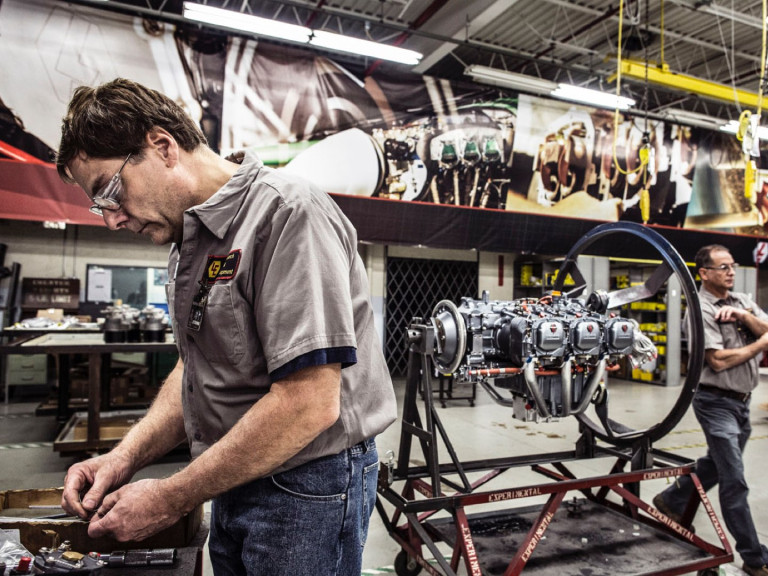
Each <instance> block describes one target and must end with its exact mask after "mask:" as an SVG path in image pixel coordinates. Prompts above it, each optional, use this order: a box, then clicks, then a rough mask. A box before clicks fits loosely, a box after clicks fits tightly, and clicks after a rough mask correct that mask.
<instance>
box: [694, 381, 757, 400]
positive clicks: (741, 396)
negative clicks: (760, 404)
mask: <svg viewBox="0 0 768 576" xmlns="http://www.w3.org/2000/svg"><path fill="white" fill-rule="evenodd" d="M699 390H704V391H705V392H711V393H712V394H717V395H718V396H722V397H723V398H732V399H734V400H738V401H739V402H746V401H747V400H749V398H750V396H752V392H747V393H746V394H745V393H743V392H734V391H733V390H725V389H723V388H718V387H717V386H707V385H706V384H699Z"/></svg>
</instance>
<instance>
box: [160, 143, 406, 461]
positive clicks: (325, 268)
mask: <svg viewBox="0 0 768 576" xmlns="http://www.w3.org/2000/svg"><path fill="white" fill-rule="evenodd" d="M241 158H242V163H241V166H240V168H239V170H238V171H237V173H236V174H235V175H234V176H233V177H232V178H231V179H230V180H229V182H228V183H227V184H226V185H224V186H223V187H222V188H221V189H220V190H218V191H217V192H216V193H215V194H214V195H213V196H212V197H211V198H210V199H209V200H208V201H206V202H205V203H203V204H201V205H199V206H195V207H193V208H191V209H190V210H188V211H187V212H186V213H185V214H184V241H183V243H182V244H181V245H180V246H178V245H174V247H173V248H172V249H171V255H170V259H169V277H170V278H171V279H172V280H171V283H170V284H169V285H168V289H167V292H168V302H169V308H170V310H171V318H172V320H173V330H174V334H175V335H176V340H177V343H178V348H179V353H180V355H181V358H182V360H183V361H184V376H183V407H184V422H185V427H186V432H187V436H188V439H189V443H190V447H191V452H192V456H193V457H196V456H198V455H200V454H201V453H202V452H203V451H204V450H206V449H207V448H208V447H210V446H211V445H212V444H213V443H215V442H216V441H217V440H219V439H220V438H221V437H222V436H224V435H225V434H226V433H227V432H228V431H229V430H230V429H231V428H232V426H233V425H234V424H235V423H236V422H237V421H238V420H239V419H240V417H241V416H242V415H243V414H244V413H245V412H246V411H248V409H249V408H251V406H253V404H254V403H255V402H258V401H259V399H260V398H261V397H262V396H264V394H266V393H267V392H268V391H269V388H270V384H271V381H270V376H269V374H270V373H271V372H274V371H275V370H276V369H278V368H280V367H281V366H284V365H285V364H286V363H287V362H290V361H292V360H294V359H296V358H298V357H300V356H302V355H304V354H307V353H310V352H313V351H318V350H324V349H333V348H339V347H341V348H344V347H352V348H355V349H356V352H357V354H356V355H357V362H356V363H355V364H353V365H351V366H348V367H345V368H344V369H343V370H342V372H341V416H340V418H339V419H338V421H337V422H336V423H335V424H334V425H333V426H331V428H329V429H328V430H326V431H325V432H323V433H322V434H321V435H320V436H319V437H318V438H316V439H315V440H314V441H313V442H312V443H311V444H309V445H308V446H307V447H306V448H305V449H304V450H302V451H301V452H300V453H299V454H297V455H296V456H295V457H294V458H292V459H291V460H289V461H288V462H286V463H285V464H284V465H283V466H282V467H280V468H279V469H278V470H276V472H277V471H282V470H286V469H289V468H292V467H295V466H298V465H300V464H302V463H304V462H307V461H309V460H313V459H315V458H319V457H321V456H325V455H330V454H336V453H338V452H340V451H341V450H344V449H345V448H349V447H351V446H354V445H355V444H357V443H358V442H360V441H362V440H364V439H366V438H370V437H372V436H375V435H376V434H378V433H380V432H381V431H383V430H384V429H385V428H387V426H389V424H391V423H392V422H393V421H394V420H395V418H396V402H395V395H394V391H393V387H392V382H391V380H390V376H389V371H388V370H387V367H386V363H385V361H384V357H383V354H382V351H381V346H380V344H379V340H378V338H377V336H376V333H375V328H374V322H373V312H372V309H371V305H370V301H369V291H368V281H367V278H366V274H365V269H364V267H363V264H362V261H361V259H360V257H359V255H358V253H357V234H356V232H355V230H354V228H353V226H352V224H351V223H350V222H349V220H348V219H347V218H346V217H345V216H344V215H343V214H342V212H341V210H340V209H339V208H338V206H337V205H336V203H335V202H334V201H333V200H332V199H331V198H330V197H329V196H328V195H327V194H325V193H324V192H322V191H320V190H319V189H318V188H316V187H315V186H313V185H312V184H310V183H309V182H307V181H304V180H301V179H299V178H297V177H294V176H290V175H288V174H285V173H283V172H281V171H279V170H273V169H270V168H266V167H264V166H263V164H262V163H261V161H260V160H259V159H258V158H257V157H256V156H255V155H254V154H252V153H250V152H246V153H245V155H244V157H243V156H242V155H241ZM205 292H207V301H206V303H205V307H204V311H203V313H202V318H201V319H200V318H199V319H200V322H199V328H197V329H195V327H194V326H193V324H194V322H192V323H191V322H190V320H191V319H194V317H195V315H196V313H198V314H199V310H200V306H199V305H195V299H196V298H197V299H198V300H199V298H200V296H201V295H202V294H203V293H205ZM196 311H197V312H196ZM243 457H247V454H244V455H243Z"/></svg>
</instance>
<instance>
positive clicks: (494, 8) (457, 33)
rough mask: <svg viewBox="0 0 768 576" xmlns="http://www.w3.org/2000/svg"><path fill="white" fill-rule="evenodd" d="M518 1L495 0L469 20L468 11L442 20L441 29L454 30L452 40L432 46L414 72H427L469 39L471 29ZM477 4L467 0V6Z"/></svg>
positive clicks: (480, 27) (484, 23)
mask: <svg viewBox="0 0 768 576" xmlns="http://www.w3.org/2000/svg"><path fill="white" fill-rule="evenodd" d="M516 3H517V0H493V1H492V2H490V3H489V4H488V5H487V6H486V7H484V8H482V9H481V11H480V12H479V13H477V14H476V15H475V16H474V17H471V18H470V19H469V20H466V19H464V18H462V17H465V16H468V15H469V13H468V12H466V13H464V14H459V13H455V15H454V18H453V19H451V20H447V21H444V22H440V29H441V30H453V31H454V32H453V34H452V36H451V40H452V42H441V43H440V44H439V45H438V46H437V47H436V48H431V49H430V50H429V53H428V54H426V55H425V56H424V58H422V60H421V62H419V64H417V65H416V66H415V67H414V69H413V70H414V72H418V73H419V74H423V73H425V72H426V71H427V70H429V69H430V68H431V67H432V66H434V65H435V64H437V63H438V62H439V61H440V60H442V59H443V58H445V57H446V56H447V55H448V54H450V53H451V52H452V51H453V50H454V48H456V45H458V44H463V43H464V41H465V40H468V38H469V36H470V30H472V29H474V30H481V29H482V28H484V27H485V26H487V25H488V24H490V23H491V22H493V21H494V20H496V19H497V18H498V17H499V16H501V15H502V14H503V13H504V12H505V11H506V10H509V9H510V8H511V7H512V6H514V5H515V4H516ZM477 4H480V2H477V1H475V2H472V3H469V2H467V8H468V9H469V8H470V6H471V7H473V8H476V7H477Z"/></svg>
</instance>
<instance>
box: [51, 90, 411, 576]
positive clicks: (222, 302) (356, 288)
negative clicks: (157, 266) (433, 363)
mask: <svg viewBox="0 0 768 576" xmlns="http://www.w3.org/2000/svg"><path fill="white" fill-rule="evenodd" d="M57 168H58V170H59V174H60V175H61V176H62V178H64V179H65V180H67V181H73V182H76V183H77V184H79V185H80V186H81V187H82V188H83V189H84V190H85V191H86V193H87V194H88V197H89V198H90V200H91V201H92V202H93V206H92V208H91V210H92V211H94V212H96V213H99V214H102V215H103V217H104V220H105V222H106V224H107V226H108V227H109V228H110V229H115V230H117V229H127V230H130V231H132V232H135V233H139V234H143V235H146V236H149V237H150V238H151V239H152V241H153V242H154V243H156V244H164V243H172V249H171V256H170V260H169V274H170V278H171V282H170V283H169V286H168V300H169V307H170V310H171V316H172V320H173V328H174V335H175V336H176V341H177V344H178V348H179V355H180V360H179V363H178V365H177V366H176V368H175V369H174V370H173V372H172V373H171V374H170V375H169V377H168V379H167V380H166V382H165V383H164V384H163V387H162V388H161V390H160V392H159V394H158V397H157V399H156V400H155V402H154V403H153V405H152V407H151V408H150V410H149V411H148V413H147V415H146V416H145V417H144V418H143V419H142V420H141V421H140V422H139V423H138V424H137V425H136V426H135V427H134V428H132V429H131V431H130V432H129V433H128V434H127V435H126V437H125V438H124V439H123V440H122V441H121V442H120V444H118V445H117V446H116V447H115V448H114V450H113V451H112V452H110V453H109V454H106V455H104V456H100V457H98V458H94V459H91V460H87V461H85V462H82V463H79V464H75V465H74V466H72V467H71V468H70V469H69V471H68V473H67V477H66V480H65V488H64V495H63V499H62V505H63V506H64V508H65V509H66V510H68V511H70V512H72V513H75V514H78V515H79V516H81V517H84V518H86V517H89V516H91V514H93V513H95V515H94V516H93V518H92V519H91V521H90V524H89V528H88V533H89V535H91V536H93V537H98V536H101V535H104V534H111V535H112V536H114V537H116V538H117V539H118V540H140V539H142V538H145V537H147V536H149V535H151V534H154V533H156V532H158V531H159V530H161V529H163V528H166V527H167V526H169V525H171V524H172V523H174V522H175V521H177V520H178V519H179V518H180V517H181V516H182V515H183V514H185V513H187V512H189V511H190V510H192V509H193V508H194V507H195V506H197V505H198V504H200V503H202V502H204V501H206V500H209V499H213V504H212V518H211V537H210V541H209V550H210V554H211V561H212V564H213V568H214V573H215V574H216V575H217V576H222V575H231V576H235V575H238V576H239V575H248V576H254V575H257V574H258V575H269V576H289V575H290V576H301V575H305V574H306V575H309V574H322V575H323V576H332V575H340V576H341V575H344V576H359V574H360V567H361V559H362V547H363V545H364V543H365V537H366V533H367V529H368V521H369V518H370V514H371V512H372V510H373V506H374V503H375V498H376V483H377V474H378V456H377V453H376V446H375V442H374V437H375V436H376V435H377V434H379V433H380V432H382V431H383V430H384V429H385V428H387V426H389V424H391V423H392V422H393V421H394V419H395V417H396V403H395V397H394V392H393V389H392V383H391V381H390V378H389V373H388V371H387V368H386V364H385V362H384V358H383V355H382V352H381V347H380V345H379V343H378V341H377V337H376V334H375V329H374V323H373V313H372V310H371V306H370V303H369V299H368V285H367V280H366V276H365V270H364V268H363V265H362V262H361V260H360V257H359V256H358V254H357V235H356V232H355V230H354V228H353V227H352V225H351V223H350V222H349V221H348V220H347V218H346V217H345V216H344V215H343V214H342V213H341V211H340V210H339V208H338V207H337V206H336V204H335V203H334V202H333V200H332V199H331V198H330V197H329V196H328V195H327V194H325V193H323V192H321V191H320V190H318V189H317V188H316V187H314V186H313V185H311V184H310V183H308V182H306V181H303V180H300V179H298V178H296V177H293V176H289V175H287V174H284V173H282V172H280V171H275V170H272V169H269V168H265V167H264V166H263V165H262V163H261V162H260V161H259V160H258V158H257V157H256V156H254V155H253V154H250V153H241V154H238V155H236V156H234V157H233V158H231V159H223V158H221V157H219V156H218V155H217V154H216V153H214V152H213V151H212V150H211V149H210V148H209V147H208V146H207V145H206V143H205V139H204V137H203V135H202V133H201V132H200V130H199V128H198V126H197V125H196V124H195V123H194V122H193V121H192V119H191V118H189V116H188V115H187V114H186V113H185V111H184V110H183V109H182V108H181V107H179V106H178V105H177V104H176V103H174V102H173V101H171V100H170V99H169V98H167V97H165V96H164V95H162V94H160V93H158V92H156V91H154V90H150V89H147V88H146V87H144V86H141V85H139V84H136V83H133V82H130V81H127V80H121V79H118V80H115V81H113V82H109V83H107V84H104V85H102V86H99V87H97V88H88V87H80V88H78V89H77V90H76V91H75V93H74V96H73V98H72V101H71V102H70V104H69V108H68V112H67V115H66V117H65V118H64V123H63V127H62V139H61V146H60V149H59V155H58V158H57ZM184 439H187V440H188V442H189V445H190V448H191V452H192V456H193V460H192V462H191V463H190V464H189V465H188V466H187V467H186V468H184V469H183V470H181V471H179V472H177V473H176V474H174V475H172V476H170V477H168V478H164V479H159V480H143V481H139V482H133V483H129V481H130V479H131V477H132V476H133V474H134V473H135V472H136V471H137V470H139V469H140V468H142V467H143V466H145V465H147V464H148V463H150V462H152V461H153V460H155V459H157V458H158V457H160V456H162V455H163V454H165V453H166V452H168V451H169V450H171V449H172V448H174V447H175V446H176V445H178V444H179V443H180V442H181V441H183V440H184ZM89 486H90V488H88V487H89ZM84 490H87V492H86V493H85V494H84V496H83V497H82V501H81V499H80V493H81V492H83V491H84Z"/></svg>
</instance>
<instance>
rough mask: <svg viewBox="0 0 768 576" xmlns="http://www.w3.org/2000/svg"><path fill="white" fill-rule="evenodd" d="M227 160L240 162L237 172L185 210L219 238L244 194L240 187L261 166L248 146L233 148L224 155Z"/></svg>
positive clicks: (231, 219) (229, 224)
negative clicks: (200, 201)
mask: <svg viewBox="0 0 768 576" xmlns="http://www.w3.org/2000/svg"><path fill="white" fill-rule="evenodd" d="M227 160H229V161H230V162H235V163H237V164H240V168H238V170H237V172H235V173H234V174H233V175H232V178H230V179H229V180H228V181H227V183H226V184H224V186H222V187H221V188H219V189H218V190H217V191H216V193H215V194H213V196H211V197H210V198H208V200H206V201H205V202H203V203H202V204H199V205H197V206H193V207H192V208H190V209H189V210H187V214H191V215H193V216H195V217H197V219H198V220H199V221H200V223H201V224H202V225H203V226H205V227H206V228H208V230H210V231H211V233H212V234H213V235H214V236H216V237H217V238H219V239H223V238H224V237H225V236H226V235H227V232H228V231H229V228H230V226H231V225H232V221H233V220H234V219H235V215H236V214H237V213H238V210H239V208H240V206H241V205H242V203H243V201H244V200H245V198H246V197H247V195H246V194H244V190H245V189H246V188H247V186H248V185H249V183H250V182H253V180H254V179H255V178H256V175H257V174H258V172H259V170H261V169H262V168H263V167H264V163H263V162H262V161H261V160H260V159H259V157H258V156H257V155H256V153H255V152H253V151H251V150H243V151H240V152H235V153H233V154H231V155H230V156H227Z"/></svg>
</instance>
